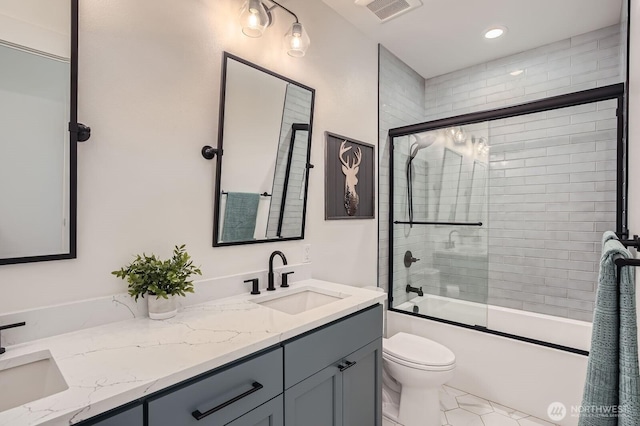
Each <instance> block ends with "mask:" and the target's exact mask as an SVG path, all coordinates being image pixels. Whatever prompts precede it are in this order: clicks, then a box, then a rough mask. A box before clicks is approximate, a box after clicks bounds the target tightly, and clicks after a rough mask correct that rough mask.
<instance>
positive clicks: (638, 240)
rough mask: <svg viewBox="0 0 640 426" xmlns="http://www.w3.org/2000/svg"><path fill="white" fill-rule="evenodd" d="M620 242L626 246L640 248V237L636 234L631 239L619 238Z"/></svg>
mask: <svg viewBox="0 0 640 426" xmlns="http://www.w3.org/2000/svg"><path fill="white" fill-rule="evenodd" d="M619 241H620V243H621V244H622V245H623V246H625V247H635V248H640V237H638V236H637V235H634V236H633V238H632V239H630V240H619Z"/></svg>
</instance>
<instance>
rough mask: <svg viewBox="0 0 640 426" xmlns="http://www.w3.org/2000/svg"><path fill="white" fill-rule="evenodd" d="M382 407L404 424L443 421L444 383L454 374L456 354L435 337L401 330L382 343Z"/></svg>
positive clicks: (435, 424)
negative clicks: (442, 395) (427, 337)
mask: <svg viewBox="0 0 640 426" xmlns="http://www.w3.org/2000/svg"><path fill="white" fill-rule="evenodd" d="M382 359H383V366H384V370H383V379H382V407H383V408H382V411H383V414H384V415H385V416H386V417H389V418H390V419H391V420H394V421H396V422H398V423H401V424H402V425H404V426H439V425H440V397H439V389H440V386H442V385H443V384H445V383H446V382H448V381H449V380H450V379H451V378H453V373H454V370H455V367H456V357H455V355H454V353H453V352H451V350H450V349H449V348H447V347H445V346H443V345H441V344H439V343H436V342H434V341H432V340H429V339H425V338H424V337H419V336H415V335H413V334H408V333H398V334H396V335H394V336H393V337H390V338H389V339H383V343H382Z"/></svg>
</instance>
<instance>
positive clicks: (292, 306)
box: [252, 287, 347, 315]
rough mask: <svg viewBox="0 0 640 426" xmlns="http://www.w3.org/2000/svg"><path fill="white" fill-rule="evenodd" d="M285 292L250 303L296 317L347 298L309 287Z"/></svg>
mask: <svg viewBox="0 0 640 426" xmlns="http://www.w3.org/2000/svg"><path fill="white" fill-rule="evenodd" d="M286 291H287V293H286V294H282V295H279V294H273V295H271V294H270V295H267V296H262V297H259V298H256V299H253V300H252V302H253V303H257V304H259V305H262V306H264V307H267V308H270V309H275V310H276V311H280V312H284V313H285V314H290V315H297V314H300V313H302V312H306V311H310V310H311V309H315V308H319V307H320V306H324V305H327V304H329V303H333V302H337V301H338V300H342V299H344V298H345V297H347V295H342V294H339V293H336V292H332V291H329V290H324V289H319V288H311V287H302V288H297V289H292V290H286Z"/></svg>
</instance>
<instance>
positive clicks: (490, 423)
mask: <svg viewBox="0 0 640 426" xmlns="http://www.w3.org/2000/svg"><path fill="white" fill-rule="evenodd" d="M482 421H483V422H484V426H520V425H519V424H518V421H517V420H514V419H512V418H511V417H508V416H504V415H502V414H500V413H496V412H494V413H489V414H485V415H483V416H482Z"/></svg>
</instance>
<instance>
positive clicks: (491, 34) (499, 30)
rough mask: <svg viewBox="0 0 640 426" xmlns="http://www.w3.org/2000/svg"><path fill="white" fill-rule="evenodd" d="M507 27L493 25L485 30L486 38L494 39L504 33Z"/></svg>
mask: <svg viewBox="0 0 640 426" xmlns="http://www.w3.org/2000/svg"><path fill="white" fill-rule="evenodd" d="M506 31H507V29H506V28H505V27H492V28H489V29H488V30H487V31H485V32H484V38H488V39H492V38H498V37H500V36H501V35H503V34H504V33H505V32H506Z"/></svg>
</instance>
